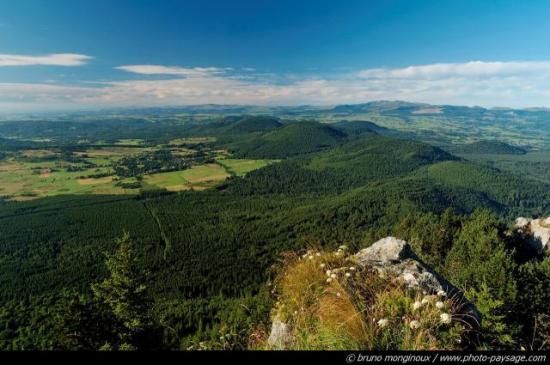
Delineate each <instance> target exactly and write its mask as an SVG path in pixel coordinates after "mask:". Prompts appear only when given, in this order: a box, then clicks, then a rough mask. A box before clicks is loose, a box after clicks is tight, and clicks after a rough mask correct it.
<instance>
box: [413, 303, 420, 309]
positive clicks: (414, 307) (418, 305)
mask: <svg viewBox="0 0 550 365" xmlns="http://www.w3.org/2000/svg"><path fill="white" fill-rule="evenodd" d="M421 307H422V303H420V302H419V301H416V302H414V304H413V310H417V309H420V308H421Z"/></svg>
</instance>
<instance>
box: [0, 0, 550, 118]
mask: <svg viewBox="0 0 550 365" xmlns="http://www.w3.org/2000/svg"><path fill="white" fill-rule="evenodd" d="M548 14H550V2H548V1H544V0H530V1H507V0H500V1H488V0H487V1H480V0H472V1H467V0H456V1H445V0H438V1H427V0H426V1H423V0H415V1H412V0H410V1H403V0H399V1H398V0H393V1H390V0H388V1H383V0H378V1H368V0H357V1H352V0H349V1H323V0H316V1H306V0H301V1H299V0H294V1H287V0H272V1H270V0H255V1H252V0H250V1H245V0H240V1H239V0H232V1H221V0H219V1H214V0H204V1H184V0H179V1H177V0H116V1H114V0H2V1H1V2H0V108H1V109H3V110H4V111H25V110H32V111H37V110H62V109H86V108H96V107H118V106H143V105H150V106H162V105H186V104H202V103H224V104H233V103H237V104H268V105H269V104H270V105H274V104H279V105H280V104H284V105H291V104H339V103H357V102H365V101H370V100H377V99H399V100H410V101H422V102H430V103H448V104H465V105H484V106H515V107H527V106H550V82H548V81H550V47H547V43H548V39H549V36H550V22H548V20H547V18H548Z"/></svg>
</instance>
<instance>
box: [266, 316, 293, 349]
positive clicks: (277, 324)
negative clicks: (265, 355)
mask: <svg viewBox="0 0 550 365" xmlns="http://www.w3.org/2000/svg"><path fill="white" fill-rule="evenodd" d="M292 339H293V337H292V331H291V328H290V326H289V325H288V324H287V323H285V322H283V321H282V320H281V318H280V317H279V316H276V317H275V318H274V319H273V323H272V324H271V333H270V334H269V338H268V339H267V344H268V346H269V348H270V349H272V350H283V349H285V348H286V347H287V345H288V344H289V343H291V342H292Z"/></svg>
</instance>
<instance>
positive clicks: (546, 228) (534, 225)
mask: <svg viewBox="0 0 550 365" xmlns="http://www.w3.org/2000/svg"><path fill="white" fill-rule="evenodd" d="M516 228H517V229H518V230H520V231H521V232H523V233H525V234H527V235H530V236H531V240H530V242H531V245H532V246H533V247H534V248H535V249H536V250H537V251H538V252H539V253H542V252H544V251H545V250H550V217H548V218H539V219H530V218H524V217H519V218H518V219H516Z"/></svg>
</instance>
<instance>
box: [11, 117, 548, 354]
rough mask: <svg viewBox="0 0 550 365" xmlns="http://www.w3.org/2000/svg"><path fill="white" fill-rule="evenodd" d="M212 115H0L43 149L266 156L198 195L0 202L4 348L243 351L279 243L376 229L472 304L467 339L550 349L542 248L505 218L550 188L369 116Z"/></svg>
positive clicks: (169, 163) (538, 207)
mask: <svg viewBox="0 0 550 365" xmlns="http://www.w3.org/2000/svg"><path fill="white" fill-rule="evenodd" d="M214 119H215V120H213V121H211V122H209V123H203V124H201V123H199V122H196V121H190V122H189V123H183V122H181V123H180V122H178V123H176V122H169V121H162V122H156V123H149V122H146V121H144V120H133V121H131V122H125V123H121V122H119V121H106V122H101V123H92V122H82V124H78V123H77V124H78V128H77V129H76V130H77V131H79V132H78V133H77V132H75V129H72V128H67V126H68V125H70V123H71V122H28V123H22V124H20V125H17V128H14V125H13V123H12V124H9V125H7V124H4V125H0V136H1V135H3V134H2V133H6V131H7V130H9V132H10V133H11V134H12V135H19V136H21V135H32V134H33V133H35V134H36V135H39V136H40V137H41V138H52V141H47V142H28V143H30V144H39V145H41V147H44V146H50V145H56V146H65V147H67V146H71V145H74V144H75V143H76V141H77V140H82V139H89V140H90V143H93V141H97V140H107V141H111V142H115V136H116V139H121V138H142V139H144V140H145V141H146V143H166V142H167V141H168V140H170V139H173V138H175V137H184V136H185V137H187V136H214V137H217V138H216V140H215V142H211V143H212V145H213V146H214V147H216V148H224V149H227V150H228V151H231V152H232V153H233V154H234V155H235V156H237V157H246V158H272V159H277V160H280V161H279V162H278V163H275V164H272V165H270V166H267V167H264V168H262V169H259V170H256V171H253V172H251V173H249V174H247V175H246V176H245V177H243V178H237V177H231V178H229V179H228V180H227V181H226V182H225V183H223V184H220V185H219V186H218V187H217V188H215V189H212V190H207V191H201V192H198V191H189V192H182V193H177V194H176V193H169V192H167V191H153V192H143V193H142V194H140V195H137V196H91V195H85V196H58V197H51V198H42V199H37V200H33V201H28V202H12V201H0V349H2V350H38V349H42V350H66V349H80V350H84V349H85V350H99V349H103V350H125V349H126V350H132V349H144V350H147V349H163V350H179V349H183V350H185V349H202V348H205V349H245V348H247V346H248V343H249V341H250V337H251V334H253V333H262V331H263V332H265V331H267V330H268V327H269V322H270V315H269V313H270V310H271V306H272V304H273V300H274V298H273V297H272V295H271V293H270V289H269V283H270V280H271V279H272V276H273V273H274V270H273V267H274V265H275V266H276V264H277V262H278V260H279V258H280V256H281V254H282V253H283V252H285V251H290V250H293V251H302V250H305V249H307V248H311V247H319V248H336V247H338V246H339V245H341V244H346V245H348V246H350V247H351V248H353V249H360V248H364V247H367V246H369V245H370V244H372V243H373V242H375V241H376V240H377V239H380V238H383V237H386V236H388V235H393V236H396V237H401V238H403V239H405V240H407V241H409V242H410V243H411V244H412V245H413V247H414V249H415V251H416V252H417V253H419V255H420V257H421V258H422V259H423V260H424V261H425V262H426V263H428V264H429V265H430V266H432V267H433V268H434V269H436V270H437V271H439V272H440V273H442V274H444V275H445V276H446V277H447V278H448V279H449V280H450V281H451V282H452V283H453V284H454V285H456V286H457V287H458V288H460V289H461V290H463V291H464V292H465V293H466V295H467V296H468V299H470V300H471V301H473V302H474V303H475V304H476V305H477V306H478V308H479V310H480V312H481V313H482V314H483V315H484V318H486V320H485V321H484V322H483V323H484V324H483V326H484V327H483V332H482V334H481V336H480V339H479V342H478V343H476V344H475V346H478V347H480V348H514V349H517V348H520V347H521V346H524V347H526V346H531V347H533V348H540V347H544V346H548V343H546V345H545V342H544V341H545V340H548V336H549V332H548V331H549V328H548V327H549V326H550V320H549V316H550V308H549V307H548V304H547V303H548V301H549V300H550V298H549V291H548V288H549V284H550V261H549V259H548V257H547V256H545V255H544V254H538V253H537V252H535V251H534V250H532V249H531V248H530V245H529V243H528V238H527V237H524V236H522V235H521V234H518V233H514V232H512V231H511V230H510V228H511V227H510V225H511V223H512V222H513V220H514V219H515V218H516V217H518V216H520V215H524V216H548V215H549V214H550V184H548V183H546V182H544V181H540V180H535V179H530V178H527V177H522V176H519V175H517V174H512V173H510V172H507V171H505V170H499V169H497V168H495V167H491V166H487V165H484V164H481V163H477V162H472V161H469V160H466V159H464V158H461V157H458V156H456V155H453V154H452V153H449V152H447V151H445V150H444V149H442V148H440V147H434V146H432V145H429V144H426V143H423V142H419V141H414V140H410V139H403V135H397V134H392V133H391V132H387V131H386V130H385V129H384V128H380V127H377V126H376V124H374V123H364V122H363V123H361V122H357V123H359V124H358V125H357V126H353V123H354V122H343V123H340V124H335V125H333V126H329V125H325V124H321V123H318V122H314V121H303V122H296V121H292V122H288V121H281V120H279V119H276V118H272V117H250V116H246V117H226V118H221V119H220V118H217V119H216V118H214ZM33 123H36V124H33ZM56 123H60V124H56ZM75 123H76V122H75ZM19 143H23V142H17V143H16V142H12V140H6V141H5V142H3V143H2V145H1V146H2V148H1V149H2V150H3V151H5V153H9V151H13V150H14V149H15V150H17V149H18V148H22V147H21V146H19ZM33 147H34V145H33V146H32V147H31V148H33ZM24 148H29V146H28V145H25V147H24ZM477 152H479V151H477ZM491 152H494V151H492V150H491ZM1 155H2V153H1V152H0V158H1ZM119 164H120V169H121V171H122V170H124V171H127V172H128V174H127V175H124V176H135V175H136V174H138V175H139V174H140V173H142V172H144V171H146V170H148V169H161V170H163V171H164V170H166V171H169V170H173V169H179V168H180V167H184V166H179V165H177V164H178V161H177V159H174V158H173V156H170V155H167V154H165V153H164V152H162V151H161V153H159V154H158V155H155V156H153V157H152V158H151V157H150V156H141V157H140V156H138V157H135V158H133V159H124V160H121V161H120V163H119Z"/></svg>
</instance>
